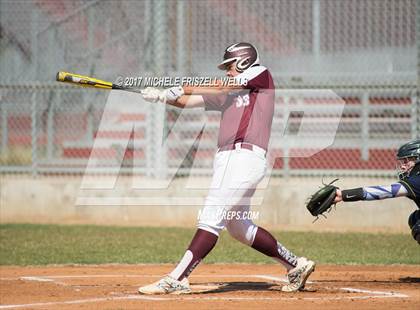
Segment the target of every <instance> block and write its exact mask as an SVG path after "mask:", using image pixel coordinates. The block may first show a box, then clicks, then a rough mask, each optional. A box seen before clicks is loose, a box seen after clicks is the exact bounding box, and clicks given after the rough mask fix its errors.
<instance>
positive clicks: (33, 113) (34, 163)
mask: <svg viewBox="0 0 420 310" xmlns="http://www.w3.org/2000/svg"><path fill="white" fill-rule="evenodd" d="M36 93H37V92H36V90H34V91H33V93H32V97H31V137H32V141H31V144H32V145H31V147H32V169H31V171H32V176H34V177H35V176H37V174H38V139H37V138H38V122H37V115H38V113H37V102H36Z"/></svg>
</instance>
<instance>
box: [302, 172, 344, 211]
mask: <svg viewBox="0 0 420 310" xmlns="http://www.w3.org/2000/svg"><path fill="white" fill-rule="evenodd" d="M337 180H338V179H335V180H334V181H332V182H331V183H329V184H324V182H322V184H324V186H323V187H322V188H321V189H319V190H318V191H317V192H316V193H314V194H313V195H312V196H311V197H309V202H308V203H307V204H306V208H307V209H308V211H309V212H311V214H312V215H313V216H316V217H317V218H318V216H319V215H322V216H325V215H324V214H323V213H324V212H326V211H328V212H329V211H331V207H332V205H335V203H334V199H335V196H336V191H337V189H338V187H337V186H334V185H332V184H333V183H334V182H335V181H337Z"/></svg>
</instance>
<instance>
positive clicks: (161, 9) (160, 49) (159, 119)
mask: <svg viewBox="0 0 420 310" xmlns="http://www.w3.org/2000/svg"><path fill="white" fill-rule="evenodd" d="M153 13H154V16H155V22H154V24H153V26H154V34H155V35H154V41H153V43H154V44H153V47H154V48H153V50H154V51H155V63H154V72H155V74H156V75H158V76H164V75H165V73H166V72H165V70H166V57H167V52H166V43H167V40H166V32H167V29H166V28H167V27H166V2H165V1H163V0H156V1H154V2H153ZM153 107H154V109H155V111H154V113H153V114H154V116H155V117H156V119H155V122H154V124H155V126H156V127H155V130H154V132H155V135H156V136H155V137H156V139H155V141H156V142H155V151H157V153H156V157H155V163H156V176H157V177H158V178H162V179H164V178H166V176H167V168H168V162H167V156H168V154H167V151H168V150H167V147H165V145H166V144H165V143H164V140H165V139H166V135H167V127H166V106H165V105H164V104H157V105H154V106H153Z"/></svg>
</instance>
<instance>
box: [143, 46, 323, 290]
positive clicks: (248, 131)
mask: <svg viewBox="0 0 420 310" xmlns="http://www.w3.org/2000/svg"><path fill="white" fill-rule="evenodd" d="M218 68H219V69H222V70H225V71H226V75H227V77H229V78H230V79H231V80H232V81H233V83H222V81H219V83H216V84H217V85H211V86H197V87H195V86H191V85H185V86H183V87H181V86H178V87H172V88H169V89H167V90H164V91H160V90H158V89H155V88H147V89H146V90H145V91H144V92H143V94H142V96H143V98H144V99H145V100H147V101H150V102H165V103H166V104H170V105H173V106H176V107H179V108H196V107H204V109H205V110H208V111H210V110H212V111H220V112H221V121H220V128H219V138H218V152H217V153H216V155H215V159H214V165H213V170H214V171H213V178H212V183H211V188H210V190H209V193H208V196H207V198H206V200H205V206H204V208H203V211H202V213H201V214H202V215H203V216H202V217H201V218H200V219H199V221H198V225H197V231H196V233H195V235H194V237H193V239H192V241H191V243H190V245H189V247H188V249H187V250H186V252H185V254H184V256H183V257H182V259H181V261H180V262H179V263H178V265H177V266H176V268H175V269H174V270H172V272H171V273H170V274H169V275H167V276H165V277H164V278H163V279H161V280H159V281H157V282H155V283H152V284H150V285H147V286H143V287H140V288H139V292H140V293H142V294H170V293H172V294H186V293H190V292H191V289H190V286H189V282H188V276H189V274H190V273H191V272H192V271H193V270H194V268H195V267H196V266H197V265H198V264H199V263H200V262H201V260H202V259H204V258H205V257H206V255H207V254H208V253H209V252H210V251H211V250H212V249H213V247H214V246H215V245H216V242H217V239H218V237H219V234H220V232H221V231H222V230H223V229H224V228H226V229H227V230H228V232H229V233H230V234H231V236H232V237H233V238H235V239H237V240H238V241H240V242H242V243H244V244H246V245H248V246H251V247H252V248H254V249H255V250H257V251H259V252H261V253H263V254H265V255H267V256H270V257H272V258H273V259H275V260H277V261H278V262H280V263H281V264H282V265H283V266H284V267H285V268H286V269H287V271H288V273H287V276H288V280H289V283H288V284H287V285H285V286H283V287H282V291H284V292H295V291H298V290H301V289H302V288H303V287H304V285H305V282H306V280H307V278H308V277H309V275H310V274H311V273H312V272H313V271H314V268H315V263H314V262H313V261H310V260H308V259H306V258H304V257H298V256H296V255H295V254H293V253H292V252H291V251H289V250H288V249H287V248H285V247H284V246H283V245H282V244H281V243H279V242H278V241H277V240H276V239H275V238H274V237H273V236H272V235H271V234H270V233H269V232H268V231H266V230H265V229H264V228H262V227H259V226H256V225H255V224H254V223H253V222H252V221H251V220H249V219H245V218H241V217H239V218H238V217H237V216H235V217H234V218H229V217H226V216H223V215H224V214H226V212H224V211H235V212H238V213H239V214H241V212H246V211H249V208H250V201H251V197H252V196H253V194H254V192H255V188H256V186H257V185H258V183H259V182H260V181H261V180H262V179H263V177H264V174H265V171H266V151H267V145H268V142H269V138H270V131H271V123H272V119H273V113H274V95H275V93H274V92H275V90H274V83H273V79H272V76H271V74H270V72H269V70H268V69H267V68H266V67H264V66H262V65H260V60H259V56H258V51H257V50H256V48H255V47H254V46H253V45H251V44H249V43H237V44H233V45H231V46H229V47H227V48H226V50H225V53H224V57H223V61H222V62H221V63H220V65H219V66H218Z"/></svg>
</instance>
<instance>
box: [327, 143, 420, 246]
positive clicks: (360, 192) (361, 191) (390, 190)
mask: <svg viewBox="0 0 420 310" xmlns="http://www.w3.org/2000/svg"><path fill="white" fill-rule="evenodd" d="M397 161H398V177H399V181H398V182H395V183H392V184H391V185H387V186H367V187H359V188H353V189H346V190H339V189H337V191H336V197H335V200H334V202H335V203H337V202H341V201H359V200H380V199H387V198H396V197H408V198H409V199H411V200H413V201H414V202H415V204H416V205H417V207H418V208H419V209H420V140H413V141H410V142H408V143H406V144H404V145H402V146H401V147H400V148H399V149H398V151H397ZM419 209H417V210H416V211H414V212H413V213H411V215H410V216H409V218H408V225H409V226H410V229H411V234H412V236H413V238H414V239H415V240H416V241H417V242H418V243H419V244H420V210H419Z"/></svg>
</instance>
